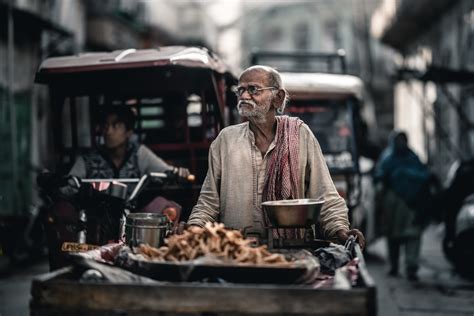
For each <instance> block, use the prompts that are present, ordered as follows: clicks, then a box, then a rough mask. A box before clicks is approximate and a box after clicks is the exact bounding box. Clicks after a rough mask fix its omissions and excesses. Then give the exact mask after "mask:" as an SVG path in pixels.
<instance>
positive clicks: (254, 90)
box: [234, 85, 278, 97]
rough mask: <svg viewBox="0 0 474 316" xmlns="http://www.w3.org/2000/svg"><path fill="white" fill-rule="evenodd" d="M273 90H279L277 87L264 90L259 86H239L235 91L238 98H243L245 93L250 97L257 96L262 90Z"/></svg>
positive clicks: (264, 88)
mask: <svg viewBox="0 0 474 316" xmlns="http://www.w3.org/2000/svg"><path fill="white" fill-rule="evenodd" d="M272 89H278V88H277V87H263V88H259V87H257V86H254V85H249V86H247V87H242V86H238V87H235V89H234V93H235V94H236V95H237V96H238V97H241V96H242V94H244V93H245V91H247V92H248V93H249V94H250V95H257V94H258V93H259V92H260V91H262V90H272Z"/></svg>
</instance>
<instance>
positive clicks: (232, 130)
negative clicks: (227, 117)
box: [218, 122, 248, 138]
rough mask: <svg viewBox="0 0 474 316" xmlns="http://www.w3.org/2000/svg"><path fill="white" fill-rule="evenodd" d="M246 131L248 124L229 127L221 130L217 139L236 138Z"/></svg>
mask: <svg viewBox="0 0 474 316" xmlns="http://www.w3.org/2000/svg"><path fill="white" fill-rule="evenodd" d="M247 129H248V122H244V123H240V124H235V125H230V126H227V127H225V128H223V129H222V130H221V131H220V133H219V135H218V138H229V137H230V138H232V137H238V136H241V135H242V133H244V132H245V131H246V130H247Z"/></svg>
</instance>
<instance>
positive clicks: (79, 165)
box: [69, 156, 86, 179]
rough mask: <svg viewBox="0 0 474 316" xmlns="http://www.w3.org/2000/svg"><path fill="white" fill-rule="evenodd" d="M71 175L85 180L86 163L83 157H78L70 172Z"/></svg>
mask: <svg viewBox="0 0 474 316" xmlns="http://www.w3.org/2000/svg"><path fill="white" fill-rule="evenodd" d="M69 175H70V176H75V177H78V178H79V179H84V178H85V177H86V163H85V161H84V158H83V157H82V156H79V157H77V159H76V162H75V163H74V166H72V168H71V170H70V171H69Z"/></svg>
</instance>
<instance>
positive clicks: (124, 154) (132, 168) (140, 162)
mask: <svg viewBox="0 0 474 316" xmlns="http://www.w3.org/2000/svg"><path fill="white" fill-rule="evenodd" d="M135 121H136V116H135V112H134V111H133V109H132V108H131V107H130V106H125V105H119V106H108V107H105V109H104V111H103V112H102V115H101V122H100V123H101V129H102V136H103V141H104V144H103V145H102V146H100V147H98V148H95V149H93V150H91V151H89V152H88V153H86V154H84V155H82V156H80V157H78V158H77V160H76V162H75V164H74V165H73V167H72V168H71V170H70V171H69V175H72V176H76V177H78V178H80V179H83V178H89V179H110V178H140V177H141V176H142V175H144V174H147V173H150V172H169V173H173V174H176V175H177V176H178V177H179V178H184V179H185V178H187V177H188V176H189V174H190V173H189V170H188V169H187V168H182V167H175V166H171V165H169V164H167V163H166V162H165V161H164V160H163V159H161V158H160V157H158V156H157V155H155V154H154V153H153V152H152V151H151V150H150V149H149V148H148V147H146V146H145V145H143V144H139V143H138V142H136V141H133V140H132V135H133V128H134V126H135ZM132 191H133V186H132V185H128V193H129V194H130V193H131V192H132ZM168 204H170V205H173V206H175V207H177V206H178V205H177V204H176V203H174V202H173V203H172V202H171V201H167V200H164V199H163V198H161V199H159V198H158V199H155V200H153V201H152V202H151V203H150V204H149V205H147V206H145V209H144V210H143V211H148V210H149V209H152V208H153V209H155V210H156V209H160V210H162V209H165V208H166V207H168V206H170V205H168ZM175 204H176V205H175ZM179 209H180V207H179ZM178 211H179V210H178Z"/></svg>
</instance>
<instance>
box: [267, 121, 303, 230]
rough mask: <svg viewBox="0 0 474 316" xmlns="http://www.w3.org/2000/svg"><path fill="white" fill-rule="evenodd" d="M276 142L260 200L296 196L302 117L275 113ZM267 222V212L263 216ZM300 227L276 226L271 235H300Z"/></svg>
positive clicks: (275, 199)
mask: <svg viewBox="0 0 474 316" xmlns="http://www.w3.org/2000/svg"><path fill="white" fill-rule="evenodd" d="M276 120H277V134H276V135H275V137H276V142H275V143H276V145H275V148H274V149H273V152H272V153H271V157H270V159H269V161H268V165H267V170H266V177H265V182H264V185H263V196H262V199H263V201H277V200H288V199H297V198H298V197H299V196H300V195H299V180H300V179H299V170H298V169H299V168H298V164H299V135H300V126H301V124H302V123H303V121H302V120H300V119H298V118H297V117H289V116H286V115H284V116H283V115H282V116H277V117H276ZM264 218H265V221H266V225H267V226H268V225H269V224H270V223H269V220H268V216H267V215H266V214H265V216H264ZM302 231H303V230H302V229H298V230H296V229H279V230H278V231H276V230H275V231H274V232H275V233H276V234H274V237H277V238H279V237H281V236H282V237H283V238H297V237H298V236H299V237H300V238H301V236H302V234H304V232H302Z"/></svg>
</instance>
